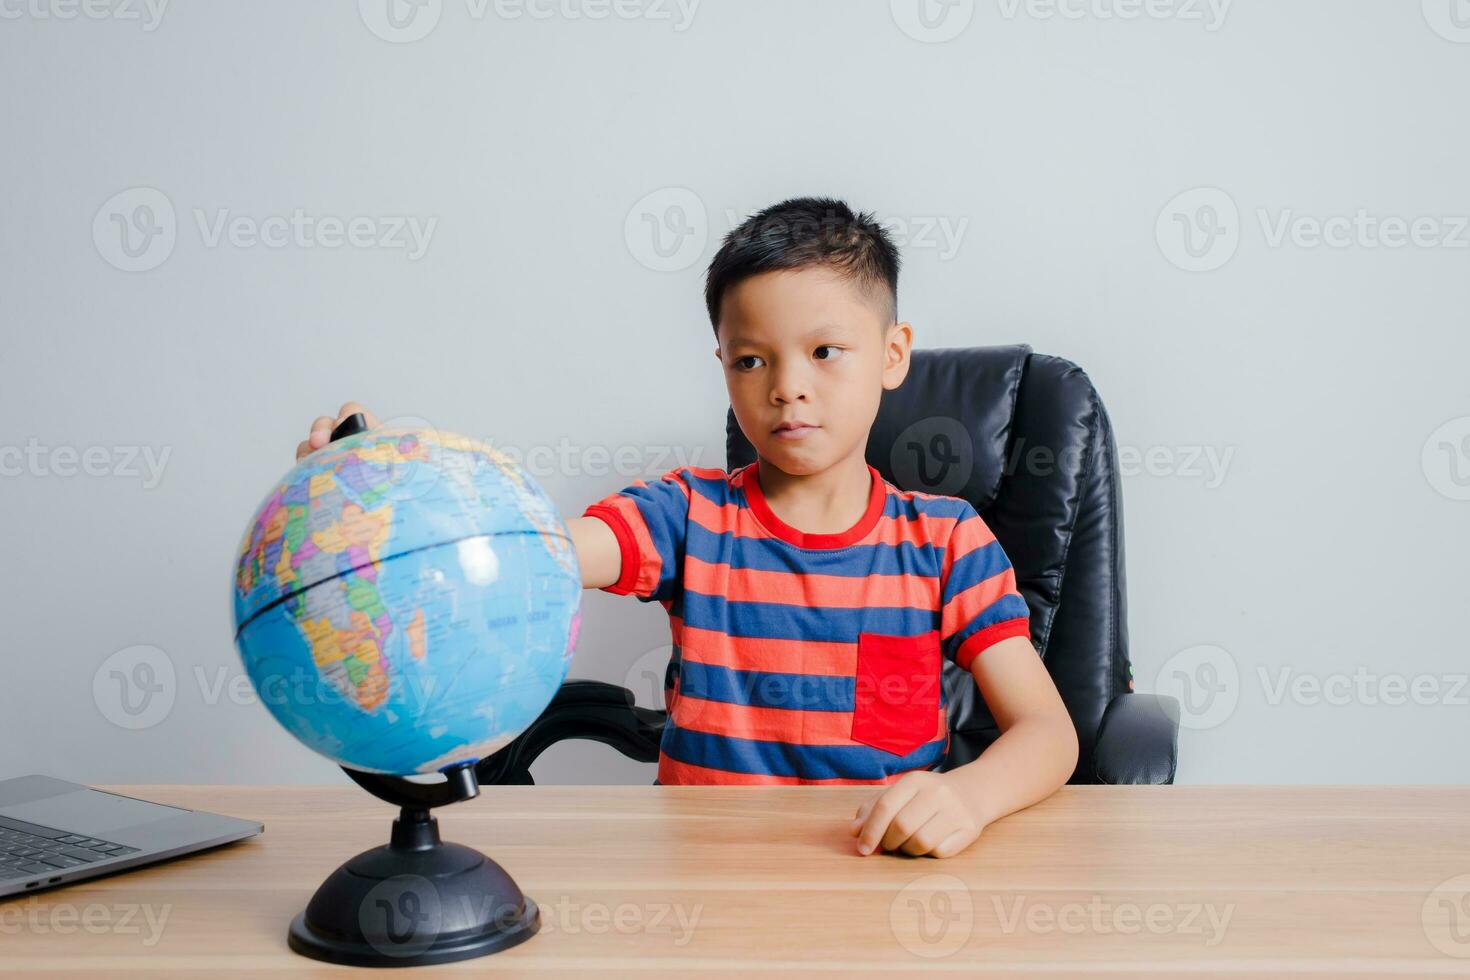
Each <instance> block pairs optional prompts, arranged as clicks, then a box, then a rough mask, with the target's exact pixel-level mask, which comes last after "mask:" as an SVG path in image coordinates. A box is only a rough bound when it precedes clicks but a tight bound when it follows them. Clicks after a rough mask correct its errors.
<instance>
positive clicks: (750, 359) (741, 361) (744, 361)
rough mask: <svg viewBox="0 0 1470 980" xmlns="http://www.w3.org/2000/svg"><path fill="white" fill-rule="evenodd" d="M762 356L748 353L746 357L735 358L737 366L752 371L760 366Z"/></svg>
mask: <svg viewBox="0 0 1470 980" xmlns="http://www.w3.org/2000/svg"><path fill="white" fill-rule="evenodd" d="M759 364H760V358H759V357H756V356H755V355H754V354H746V355H745V356H744V357H737V358H735V368H736V370H739V371H750V370H753V369H754V368H756V367H758V366H759Z"/></svg>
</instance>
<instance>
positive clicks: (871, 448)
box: [725, 345, 1132, 782]
mask: <svg viewBox="0 0 1470 980" xmlns="http://www.w3.org/2000/svg"><path fill="white" fill-rule="evenodd" d="M725 452H726V466H727V468H728V469H730V470H734V469H735V468H737V467H740V466H744V465H746V464H747V463H750V462H752V461H754V459H755V451H754V449H753V448H752V447H751V445H750V443H749V442H748V441H747V440H746V438H745V436H744V434H743V433H742V432H741V431H740V427H739V426H738V425H737V424H736V423H735V416H734V413H733V412H730V413H729V414H728V417H727V420H726V441H725ZM867 457H868V462H869V463H871V464H872V465H873V466H874V467H875V468H876V469H877V470H878V472H880V473H882V474H883V476H884V478H885V479H887V480H888V481H889V482H890V483H892V484H893V485H894V486H897V487H900V488H902V489H904V490H919V491H923V492H925V493H939V494H947V495H950V496H955V497H963V498H964V499H966V500H968V501H969V502H970V503H971V504H972V505H973V506H974V507H975V509H976V510H977V511H979V513H980V516H981V517H982V518H984V519H985V522H986V524H988V525H989V526H990V528H991V530H992V531H994V532H995V536H996V538H997V539H999V541H1000V544H1001V547H1003V548H1004V549H1005V551H1006V554H1007V555H1008V556H1009V557H1010V559H1011V563H1012V565H1014V566H1015V570H1016V580H1017V583H1018V584H1019V586H1020V590H1021V593H1022V595H1024V596H1025V597H1026V602H1027V604H1028V605H1029V606H1030V609H1031V640H1032V642H1033V643H1034V644H1035V645H1036V649H1037V650H1038V651H1039V652H1040V653H1041V656H1042V658H1043V659H1044V660H1045V662H1046V666H1047V669H1048V670H1049V671H1050V673H1051V676H1052V679H1053V681H1055V683H1056V685H1057V689H1058V690H1059V691H1060V692H1061V695H1062V700H1063V701H1065V702H1066V705H1067V710H1068V711H1069V712H1070V713H1071V715H1072V721H1073V723H1074V724H1075V725H1076V726H1077V737H1078V741H1079V743H1080V752H1079V757H1078V765H1077V770H1076V773H1075V774H1074V776H1073V782H1085V781H1089V778H1090V777H1089V774H1090V773H1091V772H1092V765H1091V760H1092V746H1093V743H1094V741H1095V739H1096V736H1097V729H1098V722H1099V721H1100V720H1101V718H1102V713H1103V709H1104V708H1106V707H1107V705H1108V702H1109V701H1111V700H1112V699H1113V697H1114V696H1116V695H1118V694H1122V693H1124V692H1126V691H1129V690H1131V689H1132V669H1131V667H1130V666H1129V662H1128V627H1127V619H1126V615H1125V613H1126V602H1125V597H1124V592H1125V588H1124V572H1123V512H1122V497H1121V491H1120V489H1119V482H1118V469H1117V449H1116V446H1115V444H1114V441H1113V431H1112V426H1111V425H1110V423H1109V421H1108V415H1107V412H1106V411H1105V410H1104V409H1103V405H1102V400H1101V399H1100V398H1098V394H1097V391H1096V389H1094V388H1093V386H1092V382H1091V381H1090V380H1089V379H1088V377H1087V375H1086V374H1084V373H1083V372H1082V370H1081V368H1079V367H1077V366H1076V365H1075V364H1072V363H1070V362H1069V361H1065V360H1062V359H1061V358H1057V357H1048V356H1046V355H1042V354H1034V353H1032V352H1031V348H1030V347H1026V346H1022V345H1018V346H1011V347H970V348H955V349H948V350H922V351H914V352H913V362H912V367H911V368H910V371H909V375H908V378H907V379H906V380H905V381H904V383H903V384H902V385H901V386H900V387H899V388H897V389H895V390H893V391H888V392H884V394H883V400H882V404H881V405H880V407H879V410H878V418H877V421H876V422H875V423H874V425H873V430H872V433H871V435H870V436H869V440H868V449H867ZM944 686H945V690H946V692H947V693H948V697H949V717H950V729H951V731H952V733H953V734H952V735H951V738H950V752H949V755H948V757H947V758H946V759H945V762H944V763H943V764H942V766H941V768H943V769H951V768H954V767H955V766H958V765H963V764H964V763H966V762H969V761H970V760H972V759H974V758H975V757H976V756H978V755H979V754H980V752H982V751H984V749H985V747H986V746H988V745H989V744H990V743H991V742H992V741H993V740H994V739H995V738H996V736H997V735H998V734H999V733H998V731H997V729H996V725H995V720H994V719H993V718H992V717H991V714H990V711H989V709H987V708H986V706H985V703H984V699H983V698H981V697H980V695H979V691H978V690H977V689H976V687H975V682H974V680H973V678H971V677H970V675H969V674H968V673H966V672H965V671H962V670H960V669H959V668H958V667H956V666H955V665H954V664H952V663H950V662H948V661H946V662H945V677H944Z"/></svg>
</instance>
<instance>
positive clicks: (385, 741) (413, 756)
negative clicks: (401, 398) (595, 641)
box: [234, 426, 582, 776]
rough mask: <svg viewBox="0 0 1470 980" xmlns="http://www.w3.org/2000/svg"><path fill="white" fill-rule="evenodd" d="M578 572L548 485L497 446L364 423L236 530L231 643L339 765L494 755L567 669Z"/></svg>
mask: <svg viewBox="0 0 1470 980" xmlns="http://www.w3.org/2000/svg"><path fill="white" fill-rule="evenodd" d="M581 594H582V583H581V574H580V572H579V570H578V567H577V560H576V552H575V551H574V550H573V548H572V544H571V539H570V537H569V536H568V534H567V529H566V525H565V523H563V521H562V519H561V518H560V516H559V515H558V514H557V512H556V509H555V507H554V506H553V505H552V503H551V501H550V500H549V499H548V497H547V496H546V494H545V492H544V491H542V489H541V488H540V487H539V486H538V485H537V484H536V482H535V481H534V480H532V479H531V477H530V476H529V475H527V474H526V473H525V472H524V471H523V470H522V469H521V468H520V467H519V466H518V465H516V463H515V462H514V461H513V460H512V459H511V458H509V457H508V456H506V455H505V454H504V453H502V452H500V451H498V450H496V449H495V448H493V447H492V446H490V445H488V444H486V443H483V442H479V441H477V440H474V439H470V438H467V437H464V436H459V435H454V434H452V433H447V432H442V431H438V430H435V429H432V428H426V427H413V426H389V427H381V428H376V429H370V430H368V431H366V432H361V433H359V434H357V435H353V436H348V437H346V438H343V439H339V440H337V441H335V442H332V443H329V444H328V445H327V446H326V447H324V448H322V449H320V450H318V451H317V452H315V453H313V454H311V455H310V456H307V457H306V458H305V459H303V460H301V461H300V462H299V463H298V464H297V465H296V466H295V467H294V468H293V469H292V470H291V471H290V472H289V473H287V474H286V476H285V478H284V479H282V480H281V481H280V483H279V484H277V485H276V487H275V488H274V489H273V490H271V492H270V493H269V494H268V495H267V496H266V498H265V501H264V503H262V504H261V505H260V508H259V509H258V510H257V511H256V512H255V516H254V518H253V519H252V520H251V521H250V524H249V526H248V527H247V528H246V529H245V534H244V537H243V539H242V541H241V544H240V551H239V558H238V561H237V562H236V566H235V582H234V610H235V643H236V648H237V649H238V651H239V653H240V657H241V660H242V661H243V663H244V667H245V672H246V674H247V675H248V677H249V678H250V681H251V683H252V684H253V685H254V687H255V690H256V693H257V695H258V696H259V698H260V700H261V701H262V703H264V704H265V705H266V707H267V708H268V709H269V710H270V712H271V714H272V715H273V716H274V717H275V719H276V720H277V721H278V722H280V723H281V724H282V725H283V726H285V728H286V730H287V731H288V732H290V733H291V734H292V735H294V736H296V738H297V739H299V740H300V741H301V742H303V743H304V744H305V745H307V746H308V747H310V748H312V749H314V750H315V751H317V752H319V753H321V754H322V755H324V756H326V757H327V758H329V759H331V760H333V761H334V762H336V763H338V764H339V765H342V766H346V767H348V768H351V769H357V770H361V771H364V772H371V773H383V774H389V775H395V776H408V775H415V774H422V773H432V772H436V771H439V770H442V769H445V768H447V767H450V766H454V765H456V764H459V763H464V762H473V761H475V760H478V759H482V758H484V757H486V756H488V755H491V754H493V753H494V752H496V751H497V750H499V749H500V748H502V747H503V746H505V745H506V744H508V743H509V742H510V741H511V740H513V739H514V738H515V737H516V736H517V735H519V734H520V733H521V732H523V731H525V729H526V728H527V727H528V726H529V725H530V724H531V723H532V722H533V721H535V720H536V718H537V717H538V716H539V715H540V714H541V712H542V711H543V710H545V708H546V706H547V705H548V704H550V702H551V699H552V697H553V696H554V695H555V693H556V691H557V688H558V687H560V686H561V683H562V682H563V681H564V680H565V679H566V674H567V668H568V666H569V664H570V662H571V657H572V651H573V648H574V647H575V645H576V639H577V628H578V625H579V623H580V614H579V611H578V605H579V602H580V600H581Z"/></svg>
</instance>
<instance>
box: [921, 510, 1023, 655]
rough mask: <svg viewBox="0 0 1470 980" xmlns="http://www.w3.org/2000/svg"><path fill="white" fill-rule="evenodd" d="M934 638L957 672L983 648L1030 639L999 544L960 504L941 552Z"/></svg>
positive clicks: (1012, 576) (1010, 570)
mask: <svg viewBox="0 0 1470 980" xmlns="http://www.w3.org/2000/svg"><path fill="white" fill-rule="evenodd" d="M940 593H941V595H942V597H943V608H942V612H941V615H940V621H941V631H940V638H941V641H942V643H943V650H944V656H945V657H946V659H949V660H953V661H954V662H955V665H956V666H958V667H960V668H961V669H963V670H969V669H970V664H971V663H972V662H973V661H974V660H975V658H976V657H977V656H979V655H980V653H981V652H982V651H983V650H985V648H986V647H989V646H992V645H994V644H996V643H998V642H1000V641H1001V640H1004V639H1007V638H1008V637H1012V636H1030V635H1031V613H1030V610H1029V609H1028V607H1027V606H1026V600H1025V598H1024V597H1022V595H1021V593H1020V591H1019V590H1017V588H1016V573H1015V569H1013V568H1012V567H1011V560H1010V559H1009V558H1007V557H1006V553H1005V551H1004V550H1003V549H1002V548H1001V546H1000V542H999V541H997V540H996V539H995V535H994V534H992V533H991V531H990V528H989V527H988V526H986V524H985V521H984V520H982V519H981V517H980V515H979V514H978V513H976V512H975V508H974V507H972V506H971V505H970V504H969V503H968V502H965V504H964V507H963V508H962V509H961V511H960V514H959V517H958V518H957V519H956V521H955V525H954V528H953V529H952V530H951V532H950V535H949V541H948V543H947V545H946V547H945V550H944V571H943V574H942V576H941V584H940Z"/></svg>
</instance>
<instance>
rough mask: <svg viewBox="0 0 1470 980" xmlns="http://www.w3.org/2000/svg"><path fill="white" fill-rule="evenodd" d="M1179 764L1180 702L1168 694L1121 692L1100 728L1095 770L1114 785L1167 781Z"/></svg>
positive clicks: (1094, 773)
mask: <svg viewBox="0 0 1470 980" xmlns="http://www.w3.org/2000/svg"><path fill="white" fill-rule="evenodd" d="M1178 763H1179V701H1178V700H1177V699H1175V698H1172V697H1169V696H1168V695H1166V694H1120V695H1118V696H1117V697H1115V698H1113V700H1112V701H1110V702H1108V706H1107V709H1106V710H1105V711H1103V716H1102V721H1101V722H1100V723H1099V724H1098V727H1097V741H1096V743H1095V744H1094V746H1093V749H1092V772H1093V776H1094V777H1096V779H1097V781H1098V782H1099V783H1107V784H1111V785H1115V786H1124V785H1145V784H1152V785H1163V784H1167V783H1172V782H1173V781H1174V769H1175V767H1176V766H1177V765H1178Z"/></svg>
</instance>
